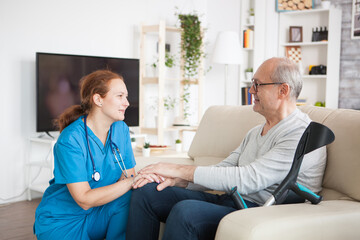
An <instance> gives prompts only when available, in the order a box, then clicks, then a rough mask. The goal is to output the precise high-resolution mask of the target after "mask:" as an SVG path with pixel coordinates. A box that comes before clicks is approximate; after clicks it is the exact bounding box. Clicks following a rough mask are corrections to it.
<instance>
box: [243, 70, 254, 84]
mask: <svg viewBox="0 0 360 240" xmlns="http://www.w3.org/2000/svg"><path fill="white" fill-rule="evenodd" d="M252 77H253V73H252V72H245V78H246V81H248V82H251V79H252Z"/></svg>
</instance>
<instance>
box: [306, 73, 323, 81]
mask: <svg viewBox="0 0 360 240" xmlns="http://www.w3.org/2000/svg"><path fill="white" fill-rule="evenodd" d="M302 77H303V78H305V79H306V78H308V79H325V80H326V78H327V75H307V74H305V75H303V76H302Z"/></svg>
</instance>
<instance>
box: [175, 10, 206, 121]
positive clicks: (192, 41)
mask: <svg viewBox="0 0 360 240" xmlns="http://www.w3.org/2000/svg"><path fill="white" fill-rule="evenodd" d="M177 15H178V18H179V20H180V27H181V28H182V32H181V55H182V58H183V60H184V66H183V68H184V69H183V70H184V71H183V78H184V81H185V85H184V94H183V96H182V99H183V101H184V119H185V120H188V118H189V116H190V112H189V111H190V103H189V98H190V84H189V81H190V80H191V79H195V78H196V77H198V75H199V69H200V64H201V60H202V58H203V57H204V52H203V50H202V45H203V36H202V31H201V21H200V20H199V17H198V16H197V15H196V14H177Z"/></svg>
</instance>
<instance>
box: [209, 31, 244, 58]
mask: <svg viewBox="0 0 360 240" xmlns="http://www.w3.org/2000/svg"><path fill="white" fill-rule="evenodd" d="M212 61H213V62H215V63H221V64H241V63H242V56H241V47H240V41H239V35H238V33H236V32H232V31H225V32H220V33H219V34H218V36H217V38H216V42H215V48H214V52H213V57H212Z"/></svg>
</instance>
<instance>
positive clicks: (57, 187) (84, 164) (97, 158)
mask: <svg viewBox="0 0 360 240" xmlns="http://www.w3.org/2000/svg"><path fill="white" fill-rule="evenodd" d="M82 119H83V116H81V117H79V118H78V119H77V120H76V121H74V122H73V123H71V124H70V125H69V126H68V127H66V128H65V129H64V130H63V131H62V132H61V134H60V136H59V138H58V140H57V142H56V144H55V146H54V160H55V165H54V178H53V179H52V180H50V186H49V187H48V188H47V189H46V191H45V193H44V195H43V198H42V200H41V203H40V204H39V206H38V208H37V209H36V213H35V224H34V232H35V233H36V234H40V233H42V232H46V231H49V230H51V229H54V228H55V227H61V226H63V225H66V224H67V221H73V220H75V218H84V217H85V215H87V214H91V212H92V211H93V208H90V209H88V210H84V209H82V208H81V207H80V206H79V205H78V204H77V203H76V202H75V200H74V199H73V198H72V196H71V195H70V192H69V190H68V188H67V186H66V184H67V183H75V182H85V181H87V182H89V185H90V187H91V188H92V189H94V188H98V187H103V186H107V185H110V184H113V183H115V182H116V181H118V180H119V178H120V176H121V174H122V171H121V169H120V167H119V165H118V163H117V161H116V159H115V157H114V155H113V153H112V151H111V146H110V141H109V134H108V137H107V139H106V143H105V146H104V145H103V143H102V142H101V141H100V139H99V138H98V137H96V136H95V134H94V133H93V132H92V131H91V129H90V128H89V127H88V128H87V130H88V134H89V144H90V148H91V152H92V155H93V158H94V163H95V168H96V171H98V172H99V173H100V175H101V178H100V180H99V181H98V182H96V181H94V180H93V179H92V174H93V172H94V169H93V165H92V161H91V158H90V154H89V150H88V146H87V141H86V136H85V128H84V122H83V121H82ZM111 131H112V133H111V138H112V141H113V142H114V143H115V144H116V145H117V146H118V147H119V150H120V153H121V155H122V158H123V160H124V163H125V167H126V169H130V168H133V167H134V166H135V158H134V154H133V151H132V148H131V141H130V134H129V127H128V126H127V125H126V124H125V123H124V122H123V121H118V122H115V123H113V124H112V128H111ZM114 148H115V146H114ZM117 157H118V160H119V161H120V164H121V166H123V165H122V163H121V158H120V157H119V155H117Z"/></svg>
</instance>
